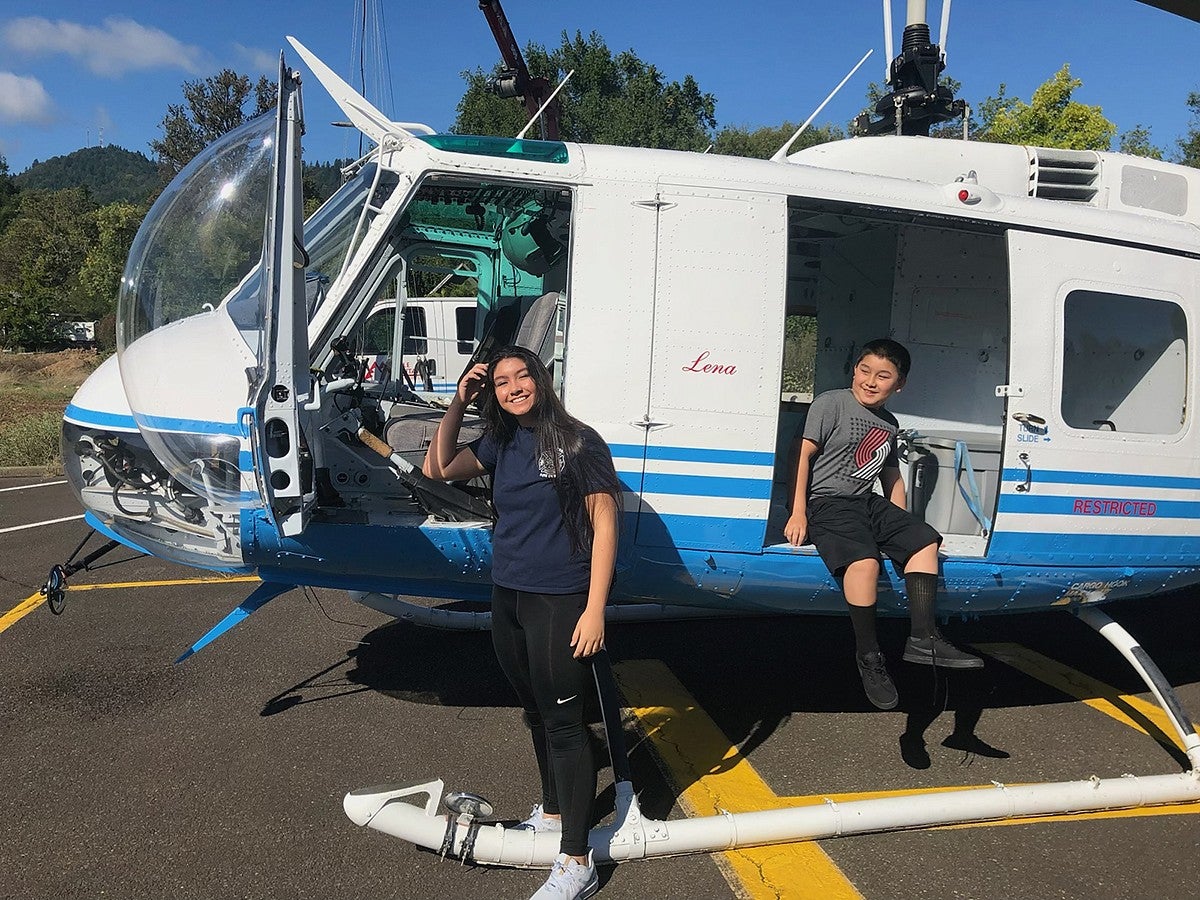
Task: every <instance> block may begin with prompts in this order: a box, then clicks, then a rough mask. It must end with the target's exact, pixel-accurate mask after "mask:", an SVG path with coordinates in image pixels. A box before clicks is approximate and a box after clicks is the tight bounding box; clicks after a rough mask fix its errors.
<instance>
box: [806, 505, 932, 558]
mask: <svg viewBox="0 0 1200 900" xmlns="http://www.w3.org/2000/svg"><path fill="white" fill-rule="evenodd" d="M808 539H809V540H810V541H812V542H813V544H815V545H816V548H817V552H818V553H820V554H821V560H822V561H823V562H824V563H825V565H826V566H827V567H828V568H829V571H830V572H831V573H833V574H834V575H842V574H844V573H845V571H846V566H848V565H850V563H852V562H857V561H858V560H860V559H880V553H881V552H882V553H886V554H887V556H888V558H889V559H891V561H892V562H893V563H895V565H896V568H897V570H899V571H901V572H903V571H904V567H905V566H906V565H908V561H909V560H910V559H911V558H912V555H913V554H914V553H916V552H917V551H918V550H921V549H923V548H925V547H928V546H929V545H930V544H941V542H942V536H941V535H940V534H938V533H937V531H936V530H935V529H934V528H933V527H931V526H930V525H927V524H926V523H925V522H922V521H921V520H920V519H918V518H917V517H916V516H914V515H913V514H912V513H910V512H908V511H907V510H903V509H901V508H900V507H899V506H897V505H896V504H894V503H892V502H891V501H889V500H885V499H884V498H883V497H881V496H879V495H878V494H858V495H855V496H846V495H839V496H825V497H822V496H817V497H811V498H809V501H808Z"/></svg>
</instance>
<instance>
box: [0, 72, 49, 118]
mask: <svg viewBox="0 0 1200 900" xmlns="http://www.w3.org/2000/svg"><path fill="white" fill-rule="evenodd" d="M54 118H55V113H54V101H53V100H51V99H50V95H49V94H47V93H46V89H45V88H44V87H42V83H41V82H40V81H38V80H37V79H36V78H28V77H26V76H23V75H14V74H13V73H12V72H0V122H20V123H24V124H28V125H49V124H50V123H51V122H53V121H54Z"/></svg>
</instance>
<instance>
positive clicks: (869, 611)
mask: <svg viewBox="0 0 1200 900" xmlns="http://www.w3.org/2000/svg"><path fill="white" fill-rule="evenodd" d="M848 605H849V607H850V624H851V625H853V626H854V650H855V652H856V653H858V655H859V656H863V655H864V654H867V653H875V652H878V650H879V639H878V638H877V637H876V636H875V604H871V605H870V606H855V605H854V604H853V603H851V604H848Z"/></svg>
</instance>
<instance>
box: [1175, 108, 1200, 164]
mask: <svg viewBox="0 0 1200 900" xmlns="http://www.w3.org/2000/svg"><path fill="white" fill-rule="evenodd" d="M1187 105H1188V109H1190V110H1191V111H1192V122H1191V125H1190V126H1189V127H1188V131H1187V134H1185V135H1184V136H1183V137H1181V138H1180V139H1179V162H1181V163H1183V165H1185V166H1191V167H1192V168H1195V169H1200V93H1197V92H1196V91H1192V92H1191V93H1190V94H1188V98H1187Z"/></svg>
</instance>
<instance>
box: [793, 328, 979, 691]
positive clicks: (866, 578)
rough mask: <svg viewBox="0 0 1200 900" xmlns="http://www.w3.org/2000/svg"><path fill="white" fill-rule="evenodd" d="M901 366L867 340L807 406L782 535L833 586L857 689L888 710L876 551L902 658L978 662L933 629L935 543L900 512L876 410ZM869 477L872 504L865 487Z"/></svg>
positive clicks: (891, 420) (904, 365)
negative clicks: (844, 374)
mask: <svg viewBox="0 0 1200 900" xmlns="http://www.w3.org/2000/svg"><path fill="white" fill-rule="evenodd" d="M911 364H912V360H911V357H910V356H909V353H908V350H906V349H905V348H904V347H903V345H901V344H899V343H897V342H896V341H893V340H889V339H887V338H880V339H877V340H873V341H871V342H869V343H868V344H866V345H865V346H864V347H863V348H862V351H861V352H860V353H859V355H858V361H857V362H856V363H855V366H854V377H853V380H852V381H851V383H850V387H849V389H843V390H836V391H826V392H825V393H823V394H821V395H820V396H819V397H817V398H816V399H815V400H814V401H813V404H812V407H811V408H810V409H809V412H808V419H807V421H806V422H805V425H804V438H803V440H802V441H801V444H800V455H799V462H798V464H797V467H796V487H795V492H794V496H793V499H792V514H791V518H789V519H788V522H787V525H786V526H784V529H783V533H784V536H785V537H786V538H787V539H788V541H789V542H791V544H792V545H793V546H799V545H801V544H803V543H805V540H806V539H808V540H811V541H812V543H813V544H815V545H816V548H817V552H818V553H819V554H821V559H822V560H823V561H824V563H825V565H826V566H827V567H828V568H829V571H830V572H831V573H832V574H833V576H834V577H835V578H838V579H840V581H841V584H842V591H843V593H844V594H845V596H846V602H847V603H848V604H849V607H850V622H851V624H852V625H853V627H854V639H855V646H856V653H857V662H858V671H859V675H860V676H861V677H862V682H863V689H864V690H865V691H866V694H867V699H868V700H870V701H871V702H872V703H873V704H874V705H875V706H877V707H878V708H880V709H893V708H895V706H896V704H897V703H898V702H899V697H898V696H897V694H896V686H895V685H894V684H893V683H892V679H891V677H890V676H889V675H888V671H887V666H886V664H885V662H884V658H883V654H882V653H881V652H880V650H879V643H878V640H877V638H876V633H875V595H876V586H877V582H878V580H879V571H880V568H879V567H880V563H881V556H880V553H881V551H882V553H886V554H887V555H888V556H889V557H890V558H891V560H892V562H893V564H894V565H895V566H896V568H897V569H898V570H901V571H903V572H904V585H905V590H906V592H907V594H908V608H909V616H910V618H911V620H912V632H911V636H910V637H909V638H908V643H907V644H906V645H905V647H904V659H905V660H906V661H907V662H913V663H920V664H922V665H927V666H943V667H945V668H951V669H974V668H979V667H981V666H982V665H983V660H981V659H979V657H977V656H972V655H971V654H969V653H965V652H964V651H962V650H959V649H958V648H957V647H955V646H954V645H953V644H951V643H949V642H948V641H947V640H946V639H945V638H943V637H942V636H941V634H940V633H939V632H938V630H937V625H936V621H935V616H936V612H935V601H936V598H937V582H938V575H937V573H938V546H939V545H940V544H941V542H942V536H941V535H940V534H938V533H937V531H935V530H934V529H933V528H931V527H930V526H929V525H928V524H926V523H925V522H923V521H921V520H920V519H918V518H916V517H915V516H913V515H912V514H911V513H909V512H908V511H907V509H906V508H905V506H906V502H905V494H904V482H903V481H901V479H900V464H899V461H898V460H897V457H896V432H897V431H898V430H899V424H898V423H897V421H896V417H895V416H893V415H892V414H891V413H890V412H888V411H887V410H886V409H885V408H884V404H886V403H887V401H888V399H889V398H890V397H891V396H892V395H893V394H895V393H898V392H899V391H900V390H901V389H902V388H903V387H904V382H905V380H906V378H907V377H908V370H909V367H910V366H911ZM876 478H878V479H879V480H880V482H881V484H882V486H883V496H882V497H881V496H879V495H878V494H876V493H874V492H873V490H872V489H873V488H874V485H875V479H876ZM885 498H886V499H885Z"/></svg>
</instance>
